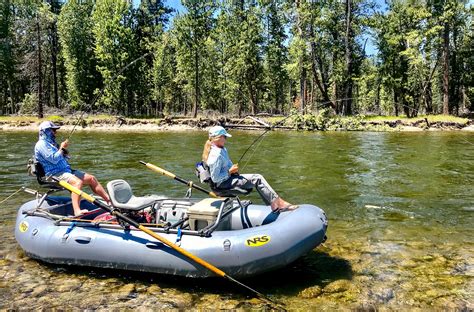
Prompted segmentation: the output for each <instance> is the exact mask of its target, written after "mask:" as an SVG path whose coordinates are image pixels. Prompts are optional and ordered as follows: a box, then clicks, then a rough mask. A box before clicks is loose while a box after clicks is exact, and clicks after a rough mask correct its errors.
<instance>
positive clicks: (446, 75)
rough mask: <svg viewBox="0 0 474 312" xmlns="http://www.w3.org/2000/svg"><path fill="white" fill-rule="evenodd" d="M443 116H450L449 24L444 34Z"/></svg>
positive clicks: (445, 26) (446, 25)
mask: <svg viewBox="0 0 474 312" xmlns="http://www.w3.org/2000/svg"><path fill="white" fill-rule="evenodd" d="M443 114H445V115H449V24H448V22H445V23H444V32H443Z"/></svg>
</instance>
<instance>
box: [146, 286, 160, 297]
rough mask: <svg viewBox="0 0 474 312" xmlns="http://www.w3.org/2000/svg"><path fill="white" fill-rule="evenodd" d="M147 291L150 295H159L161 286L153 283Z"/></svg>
mask: <svg viewBox="0 0 474 312" xmlns="http://www.w3.org/2000/svg"><path fill="white" fill-rule="evenodd" d="M146 292H147V294H149V295H158V294H160V293H161V288H160V287H159V286H158V285H151V286H150V287H148V288H147V289H146Z"/></svg>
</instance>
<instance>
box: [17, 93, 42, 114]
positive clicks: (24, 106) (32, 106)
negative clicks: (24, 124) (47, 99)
mask: <svg viewBox="0 0 474 312" xmlns="http://www.w3.org/2000/svg"><path fill="white" fill-rule="evenodd" d="M37 108H38V96H37V95H36V94H35V93H33V94H31V93H27V94H25V97H24V98H23V101H22V102H21V103H20V111H19V113H20V114H25V115H31V114H34V113H35V112H36V109H37Z"/></svg>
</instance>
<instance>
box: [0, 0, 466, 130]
mask: <svg viewBox="0 0 474 312" xmlns="http://www.w3.org/2000/svg"><path fill="white" fill-rule="evenodd" d="M376 2H378V1H374V0H347V1H339V0H326V1H286V0H274V1H270V0H259V1H254V0H237V1H216V0H204V1H200V0H183V3H182V4H183V6H184V7H185V10H183V11H182V12H178V13H177V14H176V15H175V17H174V18H173V21H172V23H171V22H170V21H169V19H168V17H169V14H170V12H171V10H170V9H169V8H168V7H166V6H165V5H164V0H151V1H140V3H138V4H136V5H132V3H131V2H130V1H125V0H94V1H93V0H84V1H81V0H70V1H66V2H64V4H61V3H62V2H41V1H37V0H0V77H1V78H2V79H0V114H8V113H16V112H18V111H20V112H23V111H25V110H28V111H31V112H34V110H35V109H37V108H35V107H34V105H32V104H31V103H33V102H34V98H33V96H36V97H37V104H44V105H46V106H52V105H55V106H56V104H55V101H54V100H53V99H54V98H55V96H57V95H58V92H59V97H60V100H61V101H60V103H64V102H68V104H69V105H67V107H72V108H73V109H75V110H77V109H82V110H100V111H107V112H109V113H120V114H124V115H127V116H132V115H140V116H162V115H164V114H166V115H168V114H187V113H189V112H192V115H193V116H196V115H197V113H198V111H201V112H206V113H207V112H208V111H211V110H213V111H219V112H220V113H230V114H237V115H244V114H249V113H250V114H256V113H258V112H270V113H275V112H276V113H288V111H289V110H291V109H292V108H296V109H299V110H300V111H301V112H305V113H310V112H313V113H312V114H307V115H304V116H303V115H302V116H300V117H298V118H299V119H298V120H297V121H295V122H297V124H298V126H299V127H300V128H301V129H329V128H335V129H336V128H347V129H357V128H359V123H358V119H357V118H356V119H340V120H339V119H338V118H337V117H334V118H329V117H328V118H326V117H325V114H336V115H350V114H371V115H387V114H389V115H391V114H394V115H405V116H410V117H412V116H417V115H420V114H425V113H426V114H432V113H438V112H441V111H443V110H444V109H445V108H446V105H447V106H448V107H447V108H448V110H449V112H450V113H452V114H455V115H458V114H469V113H470V112H472V110H473V109H474V74H473V73H474V54H473V53H472V47H473V46H474V26H473V25H474V24H473V23H474V16H473V9H472V5H471V4H469V3H467V2H464V1H455V0H443V1H428V2H427V1H421V0H407V1H405V0H403V1H399V0H397V1H389V2H387V9H384V10H382V9H380V8H377V7H376ZM470 5H471V6H470ZM56 22H57V23H56ZM56 26H57V34H56ZM57 39H59V40H57ZM370 42H371V43H373V44H374V45H375V46H376V48H377V50H376V51H375V53H376V55H373V56H368V55H366V52H367V49H366V51H364V47H365V44H366V43H367V44H369V43H370ZM40 52H41V53H40ZM445 56H446V57H445ZM57 89H59V91H58V90H57ZM102 89H103V90H102ZM35 94H36V95H35ZM97 96H99V100H98V102H97V103H96V104H97V105H96V106H94V107H92V106H91V104H92V102H93V100H94V99H95V98H96V97H97ZM39 102H41V103H39ZM25 103H26V104H25ZM39 106H41V105H39ZM303 108H304V110H303ZM322 108H324V110H323V111H321V112H318V110H320V109H322Z"/></svg>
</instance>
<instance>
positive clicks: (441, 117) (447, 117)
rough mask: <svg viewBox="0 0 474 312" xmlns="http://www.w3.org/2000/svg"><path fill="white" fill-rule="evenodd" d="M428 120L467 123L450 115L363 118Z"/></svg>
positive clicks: (366, 119) (368, 117)
mask: <svg viewBox="0 0 474 312" xmlns="http://www.w3.org/2000/svg"><path fill="white" fill-rule="evenodd" d="M425 118H428V121H429V122H440V121H442V122H457V123H461V124H463V123H467V122H468V121H469V119H467V118H461V117H456V116H451V115H420V116H417V117H412V118H407V117H406V116H366V117H364V120H365V121H381V122H383V121H395V120H401V121H410V122H413V121H417V120H420V119H425Z"/></svg>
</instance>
